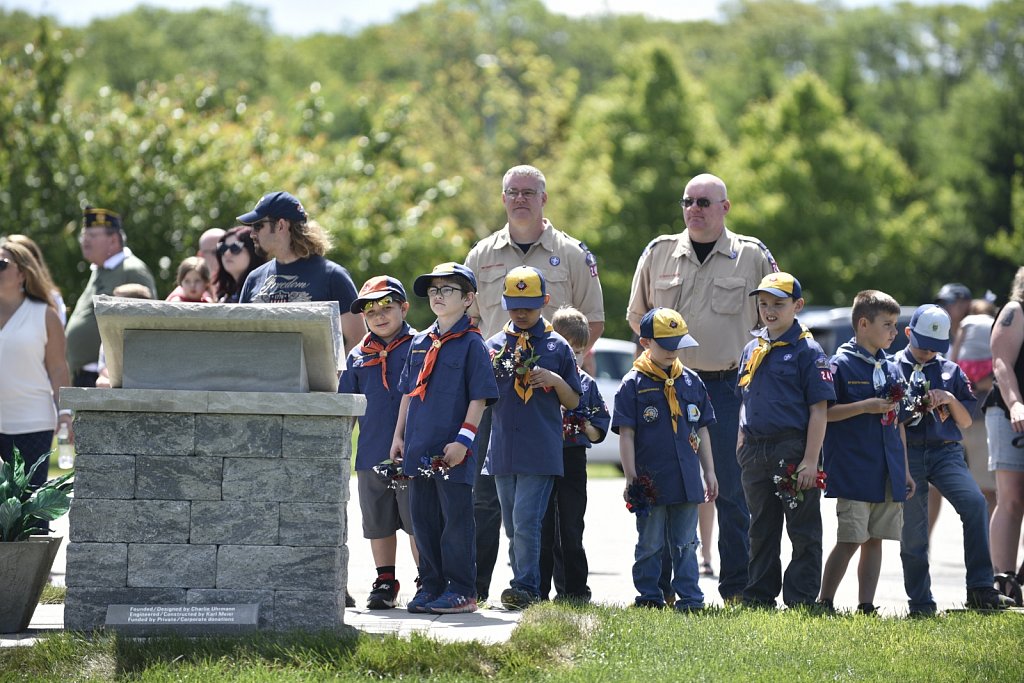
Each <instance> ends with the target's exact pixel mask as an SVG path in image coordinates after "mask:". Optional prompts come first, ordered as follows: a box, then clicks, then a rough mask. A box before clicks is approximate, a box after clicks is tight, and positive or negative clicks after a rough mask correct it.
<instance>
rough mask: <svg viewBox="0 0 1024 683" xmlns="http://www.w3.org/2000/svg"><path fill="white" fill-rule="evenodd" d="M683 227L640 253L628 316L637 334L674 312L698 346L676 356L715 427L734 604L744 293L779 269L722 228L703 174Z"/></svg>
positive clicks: (752, 322) (740, 523) (753, 307)
mask: <svg viewBox="0 0 1024 683" xmlns="http://www.w3.org/2000/svg"><path fill="white" fill-rule="evenodd" d="M679 203H680V206H681V207H682V209H683V222H684V223H685V224H686V229H685V230H683V232H681V233H678V234H674V235H662V236H660V237H658V238H656V239H654V240H653V241H652V242H651V243H650V244H648V245H647V248H646V249H644V251H643V253H642V254H641V255H640V260H639V262H638V263H637V266H636V272H635V273H634V275H633V286H632V288H631V290H630V295H629V305H628V307H627V313H626V317H627V319H628V320H629V324H630V326H631V327H632V328H633V330H634V331H635V332H637V333H639V331H640V320H641V319H642V318H643V317H644V315H645V314H646V313H647V311H649V310H651V309H652V308H658V307H665V308H672V309H675V310H676V311H678V312H679V313H680V314H681V315H682V316H683V318H684V319H685V320H686V322H687V324H688V325H689V326H690V329H691V330H692V334H693V336H694V338H695V339H696V340H697V341H698V342H699V343H700V346H694V347H692V348H689V349H684V350H683V351H682V354H681V355H680V357H679V359H680V360H681V361H682V362H683V365H685V366H686V367H688V368H693V369H694V370H695V371H696V372H697V373H698V374H699V375H700V378H701V380H703V382H704V384H705V386H706V387H707V389H708V393H709V394H710V396H711V403H712V405H714V407H715V417H716V418H717V419H718V422H717V423H716V424H714V425H711V426H710V427H709V428H708V431H709V433H710V436H711V448H712V452H713V455H714V460H715V474H716V475H717V477H718V486H719V488H718V498H717V500H716V501H715V507H716V509H717V511H718V519H719V532H718V552H719V558H720V563H721V569H720V571H719V584H718V591H719V593H720V594H721V595H722V598H723V599H724V600H726V601H732V600H735V599H737V598H738V597H739V596H740V595H741V594H742V592H743V588H744V587H745V586H746V583H747V560H748V555H749V549H750V540H749V538H748V536H747V533H748V530H749V526H750V515H749V512H748V510H747V503H746V500H745V499H744V497H743V487H742V485H741V483H740V469H739V465H738V464H737V462H736V436H737V431H738V429H739V412H740V400H739V398H737V396H736V394H735V387H736V370H737V367H738V364H739V358H740V354H741V353H742V352H743V347H744V346H746V344H747V342H749V341H750V339H751V337H750V331H751V330H752V329H754V328H756V327H758V317H757V302H756V301H755V300H754V298H753V297H749V296H747V294H748V292H751V291H752V290H754V289H756V288H757V286H758V283H760V282H761V278H763V277H764V276H765V275H767V274H768V273H771V272H777V271H778V270H779V267H778V264H776V263H775V259H774V258H772V255H771V252H770V251H768V247H766V246H765V245H764V244H762V243H761V241H760V240H758V239H757V238H754V237H747V236H745V235H737V234H736V233H733V232H731V231H729V230H728V229H727V228H726V227H725V216H726V214H728V213H729V208H730V206H731V204H730V202H729V197H728V194H727V192H726V187H725V182H723V181H722V179H721V178H718V177H716V176H713V175H711V174H709V173H702V174H700V175H698V176H696V177H694V178H693V179H692V180H690V182H688V183H687V184H686V189H685V190H684V191H683V198H682V200H681V201H680V202H679Z"/></svg>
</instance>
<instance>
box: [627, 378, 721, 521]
mask: <svg viewBox="0 0 1024 683" xmlns="http://www.w3.org/2000/svg"><path fill="white" fill-rule="evenodd" d="M672 387H673V388H674V389H675V392H676V397H677V398H678V400H679V407H680V408H681V409H682V411H683V414H682V415H681V416H680V417H678V418H676V430H675V431H674V432H673V431H672V414H671V412H670V411H669V407H668V399H667V398H665V382H663V381H660V380H654V379H651V378H650V377H648V376H647V375H645V374H643V373H642V372H640V371H639V370H636V369H633V370H630V371H629V372H627V373H626V376H625V377H623V378H622V384H620V385H619V390H618V391H617V392H616V393H615V410H614V413H613V415H612V431H613V432H615V433H616V434H618V433H619V430H620V429H621V428H622V427H628V428H630V429H633V430H634V439H633V451H634V454H635V463H636V473H637V474H638V475H645V474H646V475H648V476H650V478H651V480H652V481H653V482H654V488H655V491H656V493H657V496H656V497H655V500H654V503H655V505H674V504H677V503H703V502H704V481H703V479H702V478H701V475H700V459H699V458H698V457H697V451H696V450H695V449H694V448H693V446H692V445H691V443H690V436H691V434H693V433H694V432H697V431H699V430H700V428H701V427H706V426H708V425H709V424H713V423H714V422H715V410H714V408H713V407H712V406H711V398H710V397H709V396H708V390H707V388H706V387H705V386H704V382H702V381H701V379H700V377H698V376H697V373H695V372H694V371H693V370H690V369H689V368H685V367H684V368H683V374H682V375H681V376H680V377H678V378H677V379H676V380H675V382H674V383H673V384H672Z"/></svg>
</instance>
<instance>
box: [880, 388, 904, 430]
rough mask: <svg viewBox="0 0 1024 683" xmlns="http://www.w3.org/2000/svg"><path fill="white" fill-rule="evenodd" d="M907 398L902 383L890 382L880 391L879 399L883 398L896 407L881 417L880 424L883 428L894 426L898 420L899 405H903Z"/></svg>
mask: <svg viewBox="0 0 1024 683" xmlns="http://www.w3.org/2000/svg"><path fill="white" fill-rule="evenodd" d="M906 396H907V388H906V386H904V384H903V382H891V383H889V384H888V385H886V387H885V388H884V389H883V390H882V392H881V398H884V399H885V400H886V401H888V402H890V403H895V404H896V405H895V406H894V407H893V409H892V410H890V411H889V412H887V413H886V414H885V415H883V416H882V424H883V425H885V426H887V427H888V426H889V425H893V424H896V420H897V419H898V418H899V412H900V404H901V403H903V401H904V399H905V398H906Z"/></svg>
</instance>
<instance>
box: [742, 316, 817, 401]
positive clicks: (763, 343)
mask: <svg viewBox="0 0 1024 683" xmlns="http://www.w3.org/2000/svg"><path fill="white" fill-rule="evenodd" d="M800 330H801V332H800V336H799V337H797V339H798V340H800V339H808V338H809V339H814V335H812V334H811V331H810V330H808V329H807V328H806V327H804V326H803V325H801V326H800ZM767 334H768V332H767V330H765V335H767ZM777 346H789V342H786V341H773V342H770V341H768V338H767V336H765V337H758V338H757V348H756V349H754V350H753V351H751V352H750V358H748V359H747V364H746V365H744V366H743V372H742V373H741V374H740V379H739V382H738V384H739V385H740V386H741V387H745V386H748V385H749V384H750V381H751V380H752V379H754V373H755V372H757V368H758V367H759V366H760V365H761V361H763V360H764V358H765V356H767V355H768V352H769V351H771V350H772V349H774V348H775V347H777Z"/></svg>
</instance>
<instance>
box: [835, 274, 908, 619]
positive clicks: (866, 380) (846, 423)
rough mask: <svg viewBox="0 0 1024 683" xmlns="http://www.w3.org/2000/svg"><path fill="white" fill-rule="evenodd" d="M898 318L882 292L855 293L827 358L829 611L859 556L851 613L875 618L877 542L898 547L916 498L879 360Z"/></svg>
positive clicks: (893, 399)
mask: <svg viewBox="0 0 1024 683" xmlns="http://www.w3.org/2000/svg"><path fill="white" fill-rule="evenodd" d="M899 315H900V305H899V303H897V302H896V300H895V299H893V298H892V297H891V296H889V295H888V294H886V293H885V292H879V291H877V290H873V289H869V290H865V291H863V292H860V293H858V294H857V296H856V297H855V298H854V300H853V311H852V314H851V322H852V323H853V329H854V335H855V336H854V338H853V339H851V340H850V341H848V342H846V343H845V344H843V345H842V346H840V347H839V349H838V351H837V352H836V355H835V356H833V357H832V362H831V366H830V370H831V372H832V380H833V382H834V385H835V389H836V402H835V403H833V404H832V405H830V406H829V408H828V422H829V425H828V429H827V430H826V431H825V472H826V474H827V475H828V479H827V480H826V490H825V495H826V496H827V497H830V498H836V497H838V498H839V500H838V501H837V502H836V514H837V516H838V521H839V526H838V531H837V533H836V546H835V548H833V549H832V552H831V553H830V554H829V556H828V560H827V561H826V562H825V572H824V574H823V575H822V579H821V597H819V598H818V602H819V603H820V604H822V605H823V606H824V607H825V608H826V609H827V610H829V611H832V610H834V606H833V600H834V599H835V595H836V590H838V588H839V583H840V582H841V581H842V580H843V575H844V574H845V573H846V568H847V566H848V565H849V564H850V560H851V559H852V558H853V556H854V554H856V552H857V551H858V550H860V564H859V566H858V568H857V579H858V581H859V585H858V602H859V604H858V605H857V611H858V612H861V613H863V614H872V613H874V612H876V611H877V608H876V607H875V606H874V604H873V603H874V599H875V589H876V588H877V587H878V575H879V572H880V571H881V567H882V540H883V539H887V540H892V541H898V540H900V535H901V533H902V531H903V501H904V500H906V499H907V498H908V497H909V496H911V495H913V493H914V479H913V477H911V476H910V470H909V468H908V467H907V449H906V445H905V443H906V437H905V435H904V431H903V426H902V425H901V424H900V421H899V410H900V403H899V402H898V399H899V397H900V395H901V394H900V393H899V389H898V387H900V386H901V385H902V378H901V376H900V371H899V368H898V367H897V366H896V364H895V363H893V362H892V360H891V359H889V358H888V357H887V356H886V354H885V350H886V349H887V348H889V346H890V345H891V344H892V342H893V340H894V339H896V334H897V332H898V329H897V321H898V319H899ZM894 392H895V393H894Z"/></svg>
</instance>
